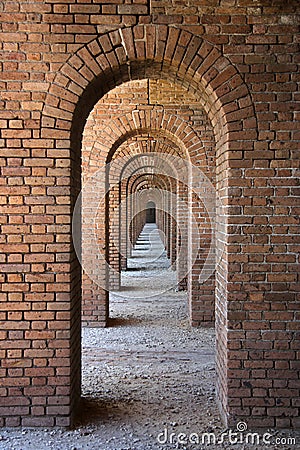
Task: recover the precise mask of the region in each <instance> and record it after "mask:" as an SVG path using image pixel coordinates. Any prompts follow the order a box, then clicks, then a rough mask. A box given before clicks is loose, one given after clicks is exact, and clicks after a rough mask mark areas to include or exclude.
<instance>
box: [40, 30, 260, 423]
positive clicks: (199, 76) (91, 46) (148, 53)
mask: <svg viewBox="0 0 300 450" xmlns="http://www.w3.org/2000/svg"><path fill="white" fill-rule="evenodd" d="M151 77H152V78H166V79H168V80H174V81H175V82H178V83H181V84H182V86H184V87H185V88H186V89H188V90H191V91H194V92H197V95H198V98H199V102H200V103H201V105H202V106H203V108H204V110H205V111H206V113H207V115H208V117H209V119H210V121H211V123H212V125H213V129H214V135H215V139H216V150H217V161H218V173H217V181H218V188H219V191H220V195H221V196H222V197H224V198H225V199H226V201H227V203H229V205H230V204H234V200H235V199H234V196H231V194H230V191H229V189H230V188H229V182H228V178H229V169H230V168H231V167H236V166H238V167H244V166H243V164H244V162H243V158H244V153H243V151H244V150H246V154H245V157H247V158H248V159H250V158H251V151H252V150H253V148H254V146H253V140H254V139H255V138H256V137H257V127H256V118H255V112H254V108H253V104H252V99H251V96H250V94H249V90H248V87H247V86H246V84H245V83H244V81H243V78H242V77H241V75H240V74H239V73H238V71H237V69H236V67H235V66H234V65H233V64H232V63H231V62H230V61H229V60H228V59H227V58H226V57H224V56H223V55H222V54H221V53H220V51H219V50H218V49H217V48H216V47H215V46H214V45H212V44H210V43H208V42H207V41H205V40H204V39H203V38H202V37H199V36H195V35H193V34H192V33H190V32H187V31H185V30H182V29H180V28H177V27H169V26H167V25H137V26H134V27H128V28H122V29H118V30H115V31H112V32H109V33H106V34H103V35H101V36H99V37H98V38H96V39H94V40H93V41H91V42H90V43H88V44H86V45H84V46H83V47H82V48H81V49H79V50H78V51H77V52H76V53H75V54H74V55H73V56H72V57H71V58H69V60H68V61H67V62H66V63H65V64H64V65H63V66H62V68H61V69H60V72H59V73H58V74H57V75H56V76H55V78H54V81H53V83H51V85H50V89H49V92H48V94H47V95H46V98H45V104H44V108H43V112H42V129H41V136H42V137H47V138H49V139H53V140H54V146H55V147H56V148H58V149H61V151H63V150H65V152H66V153H67V152H69V154H70V159H71V161H72V168H73V169H74V170H73V178H72V181H71V184H72V186H71V188H72V194H71V198H75V197H76V194H77V192H78V191H79V190H80V173H79V170H78V168H79V167H80V156H79V155H80V150H81V140H82V133H83V129H84V126H85V121H86V119H87V117H88V115H89V113H90V111H91V110H92V108H93V107H94V105H95V104H96V102H97V101H98V100H99V99H100V98H101V97H102V96H103V95H104V94H105V93H106V92H108V91H109V90H111V89H112V88H114V87H116V86H117V85H119V84H121V83H123V82H125V81H130V80H134V79H141V78H151ZM61 128H62V129H63V130H64V135H65V139H64V140H61V135H60V134H58V133H57V129H61ZM237 160H238V161H237ZM242 162H243V164H242ZM233 195H234V194H233ZM220 227H221V228H220V230H219V232H220V234H221V236H222V238H223V240H224V241H226V242H227V245H228V246H230V245H231V244H230V240H229V239H228V235H227V232H230V233H233V234H234V231H230V230H229V231H228V229H227V228H226V227H227V222H226V220H224V223H222V222H221V223H220ZM231 242H234V240H232V241H231ZM228 253H230V252H228ZM231 266H232V267H231ZM218 271H219V272H218V273H219V275H220V276H219V277H218V290H217V291H218V297H217V310H218V320H217V328H218V330H219V331H218V335H219V338H220V339H218V340H217V370H218V383H217V390H218V399H219V403H220V405H221V411H222V414H223V417H224V419H225V422H227V420H230V419H232V418H233V416H234V414H235V411H236V410H238V408H235V407H234V406H231V405H230V404H229V401H228V400H229V399H234V398H235V394H234V392H233V389H234V388H232V387H231V386H230V385H229V382H228V377H229V375H228V372H229V371H228V369H229V364H228V360H229V356H228V354H230V351H231V349H229V348H228V346H227V343H228V340H229V337H228V336H230V333H231V334H232V335H233V333H234V331H235V330H229V329H228V327H227V320H228V318H227V312H228V308H229V307H230V308H233V307H231V306H230V304H229V302H227V299H228V298H229V297H230V295H229V289H228V286H227V284H230V278H229V277H228V272H230V271H231V272H232V273H233V272H234V267H233V263H232V262H230V261H229V259H226V258H224V259H223V260H222V264H220V265H219V266H218ZM76 276H78V279H80V274H79V271H77V273H76V274H75V276H74V271H73V272H72V279H73V280H74V279H76ZM73 285H75V283H73ZM76 295H77V294H76V293H75V294H74V293H73V291H72V292H71V294H70V299H71V304H72V305H75V304H76V298H77V297H76ZM72 312H74V318H75V319H74V320H72V327H73V328H74V329H76V328H77V327H79V319H80V318H79V315H78V314H77V312H78V309H76V307H75V306H72ZM71 335H72V342H71V343H70V346H71V347H72V349H74V350H73V353H72V358H71V359H72V361H73V362H72V364H73V366H72V380H71V385H72V388H71V392H72V394H71V395H70V398H71V401H72V404H75V403H76V397H79V389H78V386H79V375H78V373H79V370H77V369H76V367H75V361H76V360H78V357H79V350H78V348H79V344H78V342H76V333H75V332H72V333H71ZM79 338H80V337H79V335H78V336H77V339H79ZM233 339H236V337H233ZM75 349H77V350H75ZM237 414H238V412H237Z"/></svg>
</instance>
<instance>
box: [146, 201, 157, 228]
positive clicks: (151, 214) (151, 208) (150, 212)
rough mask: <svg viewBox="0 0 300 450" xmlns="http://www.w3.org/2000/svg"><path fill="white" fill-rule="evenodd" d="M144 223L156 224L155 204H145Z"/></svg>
mask: <svg viewBox="0 0 300 450" xmlns="http://www.w3.org/2000/svg"><path fill="white" fill-rule="evenodd" d="M146 222H147V223H155V222H156V214H155V203H154V202H148V203H147V212H146Z"/></svg>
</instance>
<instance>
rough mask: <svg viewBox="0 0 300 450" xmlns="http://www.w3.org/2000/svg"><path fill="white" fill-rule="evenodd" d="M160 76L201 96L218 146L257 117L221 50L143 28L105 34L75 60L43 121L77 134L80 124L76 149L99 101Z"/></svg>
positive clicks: (183, 35) (175, 31)
mask: <svg viewBox="0 0 300 450" xmlns="http://www.w3.org/2000/svg"><path fill="white" fill-rule="evenodd" d="M187 49H188V50H187ZM157 74H159V76H160V77H167V78H168V79H169V80H172V79H174V80H177V81H180V82H181V83H182V84H183V85H184V86H185V87H186V88H187V89H192V90H197V91H199V90H200V93H201V97H200V98H201V101H202V104H203V107H204V109H205V110H206V112H207V113H208V116H209V118H210V120H211V122H212V124H213V126H214V130H215V135H216V136H217V138H218V140H219V139H220V138H221V136H224V135H225V134H227V133H230V132H231V131H232V130H234V131H236V130H237V128H236V127H237V122H239V123H240V125H242V122H244V121H248V120H249V118H250V117H254V108H253V106H252V101H251V97H250V94H249V91H248V88H247V86H246V84H245V83H244V81H243V79H242V77H241V75H240V74H239V73H238V71H237V69H236V68H235V67H234V66H233V65H232V64H231V63H230V61H229V60H228V59H227V58H226V57H224V56H223V55H222V54H221V52H220V51H219V50H218V49H217V47H216V46H214V45H213V44H211V43H209V42H207V41H205V40H204V39H203V38H202V37H199V36H195V35H193V34H192V33H190V32H188V31H185V30H182V29H179V28H176V27H168V26H166V25H137V26H134V27H128V28H121V29H119V30H115V31H112V32H109V33H107V34H103V35H101V36H99V37H97V38H96V39H94V40H93V41H91V42H90V43H88V44H86V45H84V46H83V47H82V48H80V49H79V50H78V51H77V52H76V53H75V54H74V55H73V56H71V57H70V58H69V60H68V61H67V62H66V63H65V64H64V65H63V66H62V68H61V70H60V72H59V73H58V74H57V75H56V77H55V79H54V81H53V83H52V84H51V86H50V90H49V92H48V94H47V96H46V99H45V106H44V110H43V115H44V116H46V117H50V118H52V120H50V121H49V124H48V125H45V126H46V127H49V128H54V129H55V127H56V122H57V121H59V122H60V123H62V122H63V126H64V129H65V130H69V131H71V128H72V124H73V123H74V119H75V120H76V122H78V123H77V124H76V129H74V127H73V130H72V131H73V136H72V137H73V144H74V145H76V139H77V138H78V136H80V135H81V133H82V130H83V127H84V122H85V120H86V118H87V116H88V114H89V113H90V111H91V109H92V107H93V106H94V105H95V103H96V102H97V100H98V99H100V98H101V97H102V96H103V95H104V94H105V93H106V92H108V91H109V90H110V89H112V88H113V87H115V86H117V85H118V84H121V83H122V82H124V81H130V80H132V79H137V78H142V77H144V78H146V77H152V78H155V76H156V77H157V76H158V75H157ZM232 123H235V124H236V125H235V126H233V125H232ZM245 128H248V127H243V126H241V127H240V128H238V129H239V130H242V129H245ZM252 128H253V126H252ZM53 134H54V137H55V133H53ZM70 138H71V136H70Z"/></svg>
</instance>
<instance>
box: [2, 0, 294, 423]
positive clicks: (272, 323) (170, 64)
mask: <svg viewBox="0 0 300 450" xmlns="http://www.w3.org/2000/svg"><path fill="white" fill-rule="evenodd" d="M0 23H1V27H2V28H1V37H0V64H1V71H0V89H1V98H0V108H1V109H0V125H1V137H0V162H1V185H0V202H1V206H0V224H1V238H0V239H1V242H0V246H1V247H0V250H1V255H0V261H1V293H0V299H1V310H0V317H1V330H2V331H1V333H0V337H1V339H2V341H1V350H0V354H1V368H0V373H1V388H0V396H1V397H0V403H1V405H0V413H1V414H0V415H1V419H0V424H1V425H7V426H16V425H24V426H25V425H39V426H40V425H42V426H52V425H68V424H69V423H70V422H71V421H72V411H74V410H75V405H76V402H77V399H78V396H79V387H80V364H79V360H80V334H79V331H78V330H79V321H80V295H79V294H80V289H79V284H80V283H79V282H80V266H79V265H78V264H77V263H76V259H75V255H74V251H73V248H72V244H71V216H70V213H71V211H72V208H73V205H74V202H75V199H76V196H77V194H78V192H79V190H80V159H79V158H80V154H81V142H82V131H83V128H84V125H85V119H86V118H87V116H88V114H89V112H90V110H91V109H92V108H93V107H94V105H95V104H96V103H97V101H98V100H99V99H100V98H101V97H102V96H103V95H104V94H106V92H109V91H111V89H113V88H114V87H115V86H116V85H119V84H121V83H122V82H127V81H130V80H133V79H145V78H151V79H152V78H155V79H158V78H163V79H164V80H169V81H171V82H173V83H175V84H179V85H181V86H183V87H184V88H185V89H187V90H188V91H190V92H193V93H194V95H196V96H197V98H198V99H199V105H201V108H203V110H204V111H205V112H206V114H207V116H208V117H209V120H210V122H211V124H212V127H213V134H214V139H215V142H216V186H217V192H218V194H219V196H220V197H221V198H222V199H223V202H224V203H225V204H226V208H225V212H226V218H224V220H223V218H222V217H221V218H219V219H220V220H219V221H218V237H219V239H220V240H222V241H224V242H225V244H226V248H225V252H224V254H223V255H222V258H221V260H220V262H219V264H218V266H217V271H216V328H217V367H218V386H217V388H218V398H219V402H220V405H221V411H222V413H223V417H224V420H225V421H226V422H227V423H228V424H230V425H231V424H235V423H236V421H237V420H238V419H239V418H243V419H245V420H246V421H247V422H248V424H249V425H251V424H252V425H257V426H263V425H265V426H279V427H280V426H296V425H299V422H298V421H299V419H298V418H297V417H298V416H299V404H298V403H297V398H298V397H299V386H298V384H297V383H298V381H299V374H298V372H297V370H298V369H299V366H298V363H297V356H299V355H298V352H299V340H298V339H297V337H298V334H297V332H298V322H297V320H298V319H299V316H298V310H299V303H298V302H299V265H298V264H299V260H298V258H299V214H298V213H299V211H298V204H299V198H298V197H299V192H298V190H297V189H298V175H299V153H298V152H299V131H298V130H299V124H298V122H299V47H298V45H299V44H298V42H299V28H298V25H299V6H298V1H293V0H291V1H289V2H286V1H276V2H275V1H274V2H271V1H267V0H259V1H257V2H255V5H253V2H252V1H250V0H216V1H209V2H204V1H201V2H198V1H196V0H193V1H189V2H184V1H182V2H181V3H178V2H171V1H168V2H164V1H157V2H156V1H152V2H151V3H150V2H146V1H143V0H141V1H139V2H134V3H128V2H127V3H126V4H123V3H119V1H118V2H117V1H116V3H114V1H113V0H112V1H111V3H107V2H105V3H104V2H103V1H100V0H99V2H98V1H93V3H88V2H85V3H84V4H83V3H81V2H79V1H78V2H77V1H74V2H64V3H62V2H61V0H57V1H56V0H51V1H50V0H49V1H48V0H44V1H32V2H30V3H28V2H27V1H25V2H24V1H21V0H20V1H14V2H10V1H6V2H2V3H0ZM136 24H138V26H136V27H135V25H136ZM144 24H145V26H144ZM120 29H122V31H121V32H119V31H118V30H120ZM114 30H117V31H114ZM145 61H147V63H146V64H145ZM173 134H174V133H173ZM178 138H179V137H178ZM181 140H182V142H183V143H184V142H185V141H184V138H183V137H182V138H181ZM110 143H111V144H113V141H110Z"/></svg>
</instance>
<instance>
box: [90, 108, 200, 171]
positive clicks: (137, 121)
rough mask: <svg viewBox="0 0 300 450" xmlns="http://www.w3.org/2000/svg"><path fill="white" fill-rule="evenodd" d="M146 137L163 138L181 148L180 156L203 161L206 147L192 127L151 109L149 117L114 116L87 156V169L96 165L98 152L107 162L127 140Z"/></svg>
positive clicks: (138, 114) (130, 114)
mask: <svg viewBox="0 0 300 450" xmlns="http://www.w3.org/2000/svg"><path fill="white" fill-rule="evenodd" d="M142 135H147V139H149V136H153V137H156V138H158V139H161V138H162V137H165V138H166V139H167V140H168V141H170V142H171V143H172V144H173V145H174V144H175V145H176V147H178V148H179V149H180V156H181V157H184V158H189V155H190V154H197V159H198V161H200V160H201V159H202V160H204V161H206V160H207V157H206V154H205V146H204V145H203V143H202V141H201V136H199V135H198V134H197V133H196V132H195V131H194V130H193V128H192V127H191V126H190V125H189V124H188V123H187V122H186V121H185V120H183V119H181V118H180V117H178V116H175V115H174V114H168V113H166V112H165V111H163V110H156V109H154V110H151V111H149V114H147V115H144V114H142V112H140V111H139V110H138V111H133V112H130V113H128V114H124V115H122V116H120V117H116V118H115V119H114V120H113V121H110V123H109V124H108V125H107V126H106V127H105V128H104V129H103V130H101V131H100V132H99V133H97V141H95V143H94V145H93V147H92V149H91V151H90V155H89V159H88V161H89V166H90V167H93V166H97V165H98V160H99V153H100V154H101V155H103V156H104V157H105V155H106V160H107V162H110V160H111V159H112V157H113V154H114V153H115V151H116V150H117V149H118V148H119V147H120V146H121V145H122V144H123V143H124V142H127V141H128V139H130V138H133V137H137V136H142Z"/></svg>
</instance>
